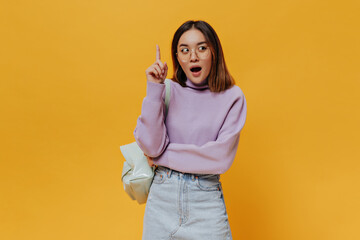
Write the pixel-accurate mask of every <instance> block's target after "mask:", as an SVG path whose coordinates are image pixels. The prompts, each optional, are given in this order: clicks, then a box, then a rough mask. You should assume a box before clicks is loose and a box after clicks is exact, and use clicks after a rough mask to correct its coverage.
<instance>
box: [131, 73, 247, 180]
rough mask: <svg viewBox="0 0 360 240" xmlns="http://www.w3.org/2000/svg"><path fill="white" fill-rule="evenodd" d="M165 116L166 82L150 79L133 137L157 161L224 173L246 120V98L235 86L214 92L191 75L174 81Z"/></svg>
mask: <svg viewBox="0 0 360 240" xmlns="http://www.w3.org/2000/svg"><path fill="white" fill-rule="evenodd" d="M170 82H171V84H170V87H171V92H170V103H169V110H168V114H167V117H166V118H165V117H164V114H165V103H164V99H165V84H160V83H153V82H150V81H147V90H146V97H145V98H144V100H143V103H142V108H141V115H140V117H139V118H138V120H137V126H136V128H135V131H134V136H135V140H136V142H137V144H138V145H139V147H140V148H141V149H142V150H143V152H144V153H145V154H147V155H148V156H150V157H153V160H154V163H155V164H157V165H159V166H165V167H168V168H171V169H174V170H177V171H180V172H186V173H199V174H221V173H224V172H225V171H227V170H228V169H229V168H230V166H231V164H232V162H233V161H234V158H235V154H236V150H237V148H238V143H239V138H240V131H241V129H242V128H243V126H244V124H245V119H246V100H245V96H244V94H243V92H242V91H241V89H240V88H239V87H238V86H236V85H234V86H233V87H231V88H230V89H227V90H226V91H223V92H220V93H215V92H211V91H210V89H209V87H208V85H207V82H206V81H205V83H204V84H202V85H201V86H198V85H195V84H193V83H192V82H191V81H190V80H189V79H188V80H187V81H186V87H182V86H181V85H180V84H178V83H177V82H174V81H170Z"/></svg>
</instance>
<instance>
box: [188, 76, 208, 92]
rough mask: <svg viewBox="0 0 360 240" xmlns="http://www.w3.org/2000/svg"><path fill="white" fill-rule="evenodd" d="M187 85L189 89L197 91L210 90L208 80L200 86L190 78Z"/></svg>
mask: <svg viewBox="0 0 360 240" xmlns="http://www.w3.org/2000/svg"><path fill="white" fill-rule="evenodd" d="M185 84H186V86H187V87H189V88H193V89H197V90H205V89H209V85H208V82H207V78H206V79H205V80H204V81H202V82H201V83H199V84H195V83H193V82H192V81H191V80H190V79H189V78H187V79H186V82H185Z"/></svg>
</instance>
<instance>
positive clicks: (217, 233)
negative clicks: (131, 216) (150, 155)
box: [142, 166, 232, 240]
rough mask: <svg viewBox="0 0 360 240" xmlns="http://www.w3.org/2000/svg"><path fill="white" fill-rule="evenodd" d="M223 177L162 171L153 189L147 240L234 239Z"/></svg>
mask: <svg viewBox="0 0 360 240" xmlns="http://www.w3.org/2000/svg"><path fill="white" fill-rule="evenodd" d="M219 179H220V175H214V174H189V173H181V172H178V171H175V170H172V169H169V168H165V167H161V166H160V167H158V168H157V169H156V170H155V176H154V180H153V182H152V185H151V187H150V192H149V196H148V199H147V202H146V207H145V215H144V222H143V236H142V239H143V240H167V239H174V240H175V239H178V240H180V239H182V240H192V239H196V240H199V239H206V240H228V239H232V236H231V230H230V225H229V221H228V215H227V212H226V207H225V202H224V197H223V191H222V188H221V183H220V181H219Z"/></svg>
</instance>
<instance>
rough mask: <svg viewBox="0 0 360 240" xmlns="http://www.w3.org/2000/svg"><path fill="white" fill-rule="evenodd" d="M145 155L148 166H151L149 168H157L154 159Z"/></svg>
mask: <svg viewBox="0 0 360 240" xmlns="http://www.w3.org/2000/svg"><path fill="white" fill-rule="evenodd" d="M144 155H145V157H146V158H147V160H148V164H149V166H150V167H153V166H155V164H154V161H153V160H152V158H151V157H149V156H148V155H146V154H145V153H144Z"/></svg>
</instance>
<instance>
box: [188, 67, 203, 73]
mask: <svg viewBox="0 0 360 240" xmlns="http://www.w3.org/2000/svg"><path fill="white" fill-rule="evenodd" d="M190 71H192V72H193V73H196V72H200V71H201V67H193V68H190Z"/></svg>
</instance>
